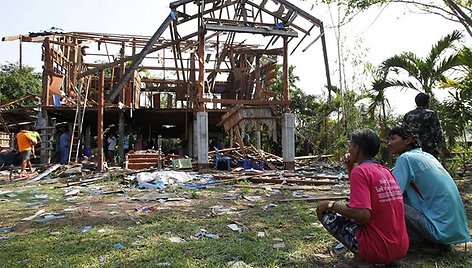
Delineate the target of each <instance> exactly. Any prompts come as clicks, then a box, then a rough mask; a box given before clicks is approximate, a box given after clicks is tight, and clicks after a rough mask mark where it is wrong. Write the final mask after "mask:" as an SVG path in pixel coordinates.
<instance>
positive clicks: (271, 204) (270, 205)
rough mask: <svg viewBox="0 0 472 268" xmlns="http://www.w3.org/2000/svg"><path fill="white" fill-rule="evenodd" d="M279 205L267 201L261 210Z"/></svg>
mask: <svg viewBox="0 0 472 268" xmlns="http://www.w3.org/2000/svg"><path fill="white" fill-rule="evenodd" d="M278 206H279V205H277V204H274V203H269V204H267V205H266V206H264V208H263V209H262V210H267V209H268V208H276V207H278Z"/></svg>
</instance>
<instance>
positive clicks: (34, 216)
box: [21, 209, 46, 221]
mask: <svg viewBox="0 0 472 268" xmlns="http://www.w3.org/2000/svg"><path fill="white" fill-rule="evenodd" d="M45 212H46V210H44V209H41V210H39V211H38V212H36V213H35V214H34V215H32V216H29V217H26V218H23V219H21V220H22V221H30V220H32V219H34V218H36V217H38V216H40V215H42V214H44V213H45Z"/></svg>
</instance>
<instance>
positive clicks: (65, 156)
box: [59, 128, 70, 165]
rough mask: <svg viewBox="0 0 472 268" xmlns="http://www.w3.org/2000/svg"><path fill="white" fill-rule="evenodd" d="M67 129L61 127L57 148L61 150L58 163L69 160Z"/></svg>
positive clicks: (64, 162)
mask: <svg viewBox="0 0 472 268" xmlns="http://www.w3.org/2000/svg"><path fill="white" fill-rule="evenodd" d="M69 143H70V137H69V131H67V129H65V128H63V129H62V134H61V135H60V136H59V150H60V152H61V158H60V160H59V163H60V164H62V165H65V164H67V163H68V162H69Z"/></svg>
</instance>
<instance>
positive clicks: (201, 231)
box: [193, 229, 206, 238]
mask: <svg viewBox="0 0 472 268" xmlns="http://www.w3.org/2000/svg"><path fill="white" fill-rule="evenodd" d="M204 234H206V230H205V229H200V231H198V232H196V233H195V234H194V235H193V236H194V237H196V238H200V237H201V236H203V235H204Z"/></svg>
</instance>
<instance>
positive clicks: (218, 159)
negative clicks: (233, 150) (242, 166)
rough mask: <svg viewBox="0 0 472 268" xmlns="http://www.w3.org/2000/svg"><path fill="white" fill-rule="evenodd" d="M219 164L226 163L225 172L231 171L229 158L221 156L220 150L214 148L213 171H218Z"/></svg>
mask: <svg viewBox="0 0 472 268" xmlns="http://www.w3.org/2000/svg"><path fill="white" fill-rule="evenodd" d="M219 163H226V167H227V170H228V171H230V170H231V158H230V157H228V156H222V155H221V153H220V150H218V148H216V147H215V169H218V167H219V165H218V164H219Z"/></svg>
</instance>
